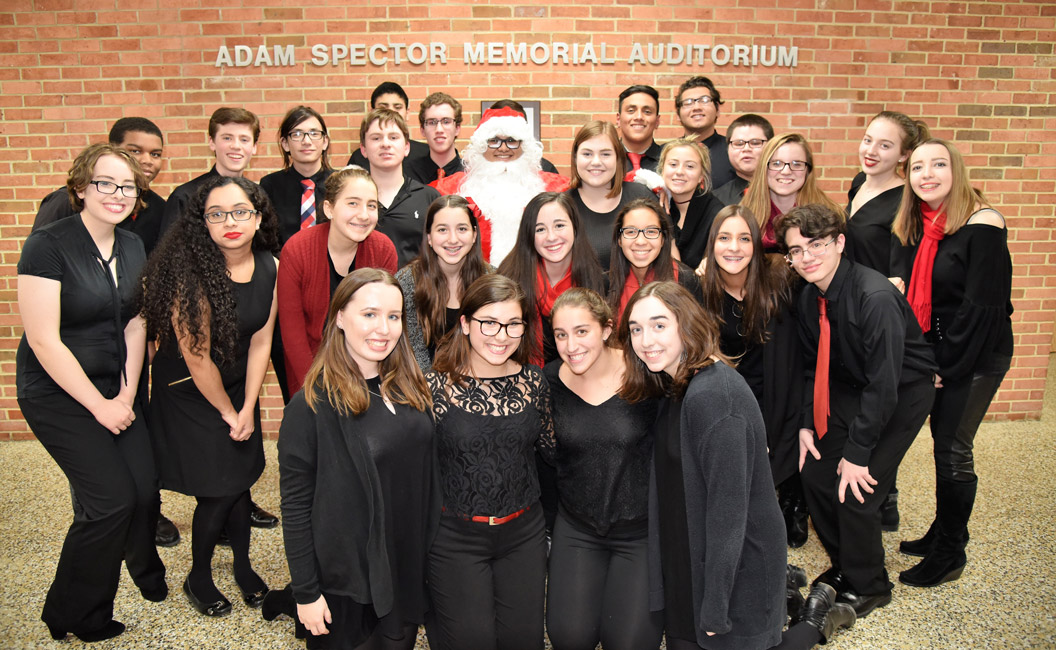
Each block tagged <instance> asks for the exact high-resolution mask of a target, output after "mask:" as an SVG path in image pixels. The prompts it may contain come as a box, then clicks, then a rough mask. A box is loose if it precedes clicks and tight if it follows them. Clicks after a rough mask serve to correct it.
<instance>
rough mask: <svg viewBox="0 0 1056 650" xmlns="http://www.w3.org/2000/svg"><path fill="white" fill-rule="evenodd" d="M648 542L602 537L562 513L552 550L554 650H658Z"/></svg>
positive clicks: (658, 618)
mask: <svg viewBox="0 0 1056 650" xmlns="http://www.w3.org/2000/svg"><path fill="white" fill-rule="evenodd" d="M648 545H649V541H648V538H647V537H645V536H641V537H639V538H626V539H619V538H616V537H599V536H598V535H596V534H593V533H591V532H588V531H585V530H583V529H582V528H579V527H576V526H575V525H573V524H572V523H570V522H569V520H568V518H567V515H566V514H565V513H564V512H563V511H558V514H557V522H556V523H555V525H554V536H553V545H552V546H551V547H550V573H549V580H548V583H547V595H546V598H547V600H546V629H547V632H548V633H549V635H550V643H551V644H553V646H554V650H579V649H583V650H594V648H595V647H597V645H598V641H601V645H602V647H603V648H605V649H606V650H621V649H626V650H649V649H650V648H653V649H654V650H655V649H656V648H659V647H660V635H661V634H662V633H663V629H664V617H663V613H662V612H650V611H649V549H648Z"/></svg>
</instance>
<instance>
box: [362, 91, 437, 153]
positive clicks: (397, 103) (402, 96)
mask: <svg viewBox="0 0 1056 650" xmlns="http://www.w3.org/2000/svg"><path fill="white" fill-rule="evenodd" d="M407 105H408V99H407V93H406V92H405V91H404V90H403V87H402V86H400V84H398V83H396V82H395V81H385V82H382V83H380V84H378V87H377V88H375V89H374V92H372V93H370V110H372V111H373V110H376V109H379V108H387V109H389V110H390V111H396V112H397V113H399V114H400V117H402V118H403V121H404V122H406V121H407ZM407 141H408V142H410V144H411V149H410V152H409V153H408V154H407V156H405V157H406V159H407V160H408V161H410V160H414V159H415V158H421V157H422V156H428V155H429V146H428V145H427V144H425V143H424V142H418V141H417V140H411V139H410V138H408V140H407ZM359 144H360V148H359V149H356V150H355V151H353V152H352V156H351V157H349V159H348V164H349V165H358V166H359V167H362V168H363V169H365V170H367V171H368V172H369V171H370V161H369V160H367V157H366V156H365V155H364V154H363V149H362V147H363V141H362V140H360V142H359Z"/></svg>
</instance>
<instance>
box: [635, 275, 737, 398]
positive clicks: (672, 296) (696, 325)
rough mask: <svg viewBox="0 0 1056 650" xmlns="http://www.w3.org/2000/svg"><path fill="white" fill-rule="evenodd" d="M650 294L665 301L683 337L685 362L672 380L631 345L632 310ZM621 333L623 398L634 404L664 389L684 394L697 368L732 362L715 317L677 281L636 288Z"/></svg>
mask: <svg viewBox="0 0 1056 650" xmlns="http://www.w3.org/2000/svg"><path fill="white" fill-rule="evenodd" d="M649 296H652V297H654V298H656V299H657V300H659V301H660V302H662V303H663V304H664V306H665V307H667V308H668V309H669V310H670V311H671V313H672V314H674V316H675V319H676V320H677V322H678V335H679V338H680V339H681V340H682V361H681V362H680V363H679V365H678V373H677V374H676V375H675V376H674V377H672V378H670V379H666V378H665V377H666V375H665V373H663V372H652V371H650V370H649V368H648V367H647V366H646V365H645V362H643V361H642V360H641V359H640V358H638V355H637V354H636V353H635V352H634V347H633V346H632V345H631V330H630V318H631V312H632V311H634V306H635V305H636V304H638V301H640V300H642V299H643V298H648V297H649ZM618 334H619V338H620V345H621V347H623V357H624V362H625V364H626V367H627V374H626V375H625V378H624V382H623V388H622V389H621V390H620V397H622V398H623V399H625V400H627V401H628V402H631V403H634V402H641V401H642V400H645V399H649V398H650V397H660V396H661V395H663V394H664V393H665V392H666V393H667V394H668V395H672V396H674V397H681V396H682V395H684V394H685V392H686V388H687V387H688V386H689V381H690V380H691V379H693V375H695V374H697V371H698V370H700V369H701V368H706V367H708V366H710V365H711V364H713V363H715V362H716V361H722V362H723V363H726V364H729V363H730V361H729V359H728V358H726V356H725V355H723V354H722V349H721V348H720V347H719V328H718V325H717V324H716V323H715V319H714V318H712V316H711V315H710V314H709V313H708V312H706V311H704V308H703V307H701V306H700V304H699V303H698V302H697V300H696V298H694V297H693V294H691V293H690V292H689V291H687V290H686V289H685V287H683V286H681V285H680V284H678V283H677V282H650V283H649V284H647V285H645V286H644V287H642V288H641V289H639V290H638V291H635V292H634V295H633V296H631V299H630V300H628V301H627V308H626V309H625V310H624V311H623V316H622V317H621V318H620V327H619V332H618Z"/></svg>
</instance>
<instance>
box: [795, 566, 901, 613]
mask: <svg viewBox="0 0 1056 650" xmlns="http://www.w3.org/2000/svg"><path fill="white" fill-rule="evenodd" d="M818 585H828V586H830V587H832V589H833V591H835V592H836V601H837V602H838V603H845V604H847V605H850V606H851V607H852V608H853V609H854V613H855V615H856V616H857V617H858V618H865V617H866V616H868V615H869V614H870V613H871V612H872V611H873V610H874V609H876V608H877V607H883V606H884V605H887V604H888V603H890V602H891V592H890V591H885V592H881V593H878V594H870V595H862V594H859V593H858V592H856V591H855V590H854V589H853V588H852V587H851V585H850V583H849V582H847V578H845V577H844V576H843V574H842V573H841V572H840V570H839V569H836V568H832V567H830V568H829V569H827V570H826V571H825V572H824V573H822V574H821V575H820V576H818V577H817V578H815V579H814V582H813V583H811V585H810V586H811V593H814V592H813V590H814V589H816V588H817V587H818Z"/></svg>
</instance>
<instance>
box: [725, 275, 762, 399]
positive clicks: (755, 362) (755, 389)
mask: <svg viewBox="0 0 1056 650" xmlns="http://www.w3.org/2000/svg"><path fill="white" fill-rule="evenodd" d="M722 297H723V300H722V322H721V323H720V324H719V348H720V349H721V350H722V353H723V354H725V355H726V356H728V357H730V358H731V359H733V360H734V361H735V362H736V363H737V372H738V373H740V375H741V376H742V377H744V380H745V381H746V382H747V383H748V387H749V388H751V389H752V394H753V395H755V399H756V401H758V402H759V405H760V408H762V402H763V375H764V371H763V345H762V344H761V343H757V342H755V341H751V342H749V341H746V340H745V337H744V334H743V332H744V331H745V330H744V326H743V324H742V319H743V317H744V304H743V303H742V302H741V301H740V300H737V299H736V298H734V297H733V296H731V295H730V294H728V293H726V292H725V291H724V292H723V296H722Z"/></svg>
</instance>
